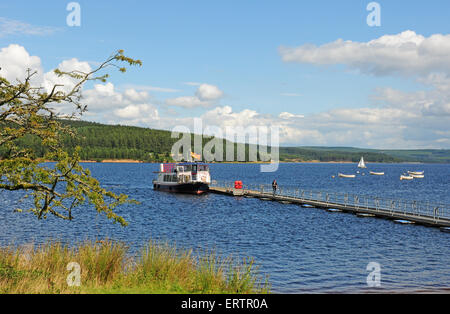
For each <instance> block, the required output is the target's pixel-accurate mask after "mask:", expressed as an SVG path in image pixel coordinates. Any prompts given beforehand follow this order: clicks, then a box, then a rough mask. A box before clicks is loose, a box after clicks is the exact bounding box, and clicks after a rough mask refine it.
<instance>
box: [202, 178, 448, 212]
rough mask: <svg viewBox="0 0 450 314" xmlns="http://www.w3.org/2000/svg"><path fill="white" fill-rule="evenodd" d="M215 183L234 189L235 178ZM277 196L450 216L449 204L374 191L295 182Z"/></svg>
mask: <svg viewBox="0 0 450 314" xmlns="http://www.w3.org/2000/svg"><path fill="white" fill-rule="evenodd" d="M211 185H212V186H215V187H222V188H226V189H233V188H234V182H227V181H213V183H212V184H211ZM243 190H244V192H247V193H248V192H258V193H261V194H267V195H273V189H272V185H270V184H255V183H247V184H244V186H243ZM276 195H277V196H282V197H288V198H289V197H291V198H295V199H300V200H303V201H305V202H308V201H311V202H316V203H317V202H320V203H324V204H326V205H327V206H330V205H339V206H344V207H347V206H348V207H356V208H358V209H368V210H372V211H373V210H375V211H379V212H384V213H386V212H387V213H397V214H398V213H403V214H407V215H415V216H422V217H427V218H433V219H450V205H449V204H441V203H434V202H433V203H432V202H429V201H418V200H405V199H399V198H392V197H379V196H374V195H361V194H354V193H342V192H329V191H328V192H327V191H317V190H308V189H301V188H298V187H296V186H292V185H291V186H279V187H278V189H277V191H276Z"/></svg>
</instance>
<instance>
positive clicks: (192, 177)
mask: <svg viewBox="0 0 450 314" xmlns="http://www.w3.org/2000/svg"><path fill="white" fill-rule="evenodd" d="M157 174H158V177H157V178H156V179H155V180H153V189H155V190H164V191H168V192H177V193H189V194H197V195H199V194H203V193H206V192H208V190H209V185H210V184H211V176H210V174H209V166H208V165H207V164H203V163H196V162H186V163H166V164H160V169H159V172H157Z"/></svg>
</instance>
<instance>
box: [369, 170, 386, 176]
mask: <svg viewBox="0 0 450 314" xmlns="http://www.w3.org/2000/svg"><path fill="white" fill-rule="evenodd" d="M370 174H371V175H373V176H384V172H373V171H370Z"/></svg>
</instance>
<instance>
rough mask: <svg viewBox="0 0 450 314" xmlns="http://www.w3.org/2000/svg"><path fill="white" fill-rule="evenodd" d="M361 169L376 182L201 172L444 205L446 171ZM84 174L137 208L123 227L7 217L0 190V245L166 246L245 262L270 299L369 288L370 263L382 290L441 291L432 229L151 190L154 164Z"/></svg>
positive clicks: (322, 168) (349, 168)
mask: <svg viewBox="0 0 450 314" xmlns="http://www.w3.org/2000/svg"><path fill="white" fill-rule="evenodd" d="M368 166H369V170H371V171H384V172H386V175H385V176H382V177H377V176H369V175H366V176H358V177H357V178H356V179H338V178H335V179H333V178H332V175H337V173H338V172H342V173H355V171H356V165H353V164H281V165H280V167H279V170H278V171H277V172H275V173H261V172H260V171H259V169H260V168H259V165H255V164H248V165H246V164H213V165H211V174H212V176H213V179H216V180H227V181H234V180H237V179H239V180H242V181H243V182H244V184H245V183H265V184H270V183H271V182H272V181H273V179H277V181H278V184H279V185H280V186H281V187H283V186H296V187H299V188H301V189H313V190H323V191H327V192H347V193H361V194H365V195H377V196H383V197H394V198H402V199H416V200H432V201H435V200H438V201H439V202H440V203H445V204H450V193H449V191H450V179H449V178H450V165H412V164H411V165H405V164H394V165H391V164H372V165H368ZM85 167H87V168H89V169H91V171H92V174H93V175H94V176H95V177H97V178H98V179H99V180H100V181H101V182H102V183H103V185H104V187H105V188H107V189H110V190H113V191H114V192H116V193H125V194H128V195H130V196H131V197H132V198H134V199H136V200H138V201H139V202H141V204H140V205H126V206H122V207H120V208H119V209H118V211H117V212H118V213H119V214H121V215H122V216H124V218H125V219H126V220H127V221H128V222H129V223H130V225H129V226H128V227H126V228H122V227H120V226H118V225H113V224H112V223H110V222H108V221H107V220H106V219H105V218H104V216H98V215H97V214H96V213H95V211H94V210H92V208H89V207H83V208H79V209H78V210H77V212H76V213H75V221H73V222H67V221H61V220H58V219H55V218H53V217H49V218H48V219H47V220H46V221H37V220H36V218H35V217H34V216H33V215H31V214H29V213H14V212H13V209H14V208H16V207H17V206H20V207H25V205H26V203H24V202H20V201H19V199H20V197H19V196H20V193H11V192H5V191H2V192H0V244H1V245H6V244H10V243H15V244H21V243H30V242H34V243H40V242H44V241H46V240H47V239H61V240H63V241H68V242H71V243H74V242H77V241H80V240H84V239H86V238H91V239H95V238H104V237H109V238H112V239H116V240H123V241H125V242H127V243H129V244H130V245H131V246H132V247H133V248H138V247H140V246H141V245H142V244H144V243H145V242H146V241H147V240H149V239H160V240H168V241H170V242H172V243H176V245H177V246H178V247H185V248H194V249H215V250H216V251H217V252H219V253H221V254H223V255H226V256H228V255H233V256H235V257H253V258H254V259H255V261H256V264H257V265H259V266H260V270H259V271H260V273H261V275H264V276H265V275H267V276H268V277H269V282H270V283H271V285H272V292H274V293H304V292H320V293H322V292H338V293H340V292H344V293H345V292H357V293H358V292H367V291H374V290H370V289H369V288H368V286H367V283H366V278H367V276H368V275H369V273H370V271H368V270H366V267H367V265H368V264H369V263H370V262H376V263H378V264H379V265H380V266H381V288H379V289H380V290H379V291H382V292H383V291H384V292H385V291H396V292H405V291H418V290H433V291H435V290H440V289H443V288H450V266H449V265H450V234H447V233H443V232H440V230H439V229H435V228H427V227H423V226H414V225H398V224H395V223H393V222H391V221H387V220H382V219H374V218H368V219H362V218H358V217H356V216H354V215H351V214H344V213H328V212H326V211H323V210H319V209H307V208H302V207H300V206H298V205H284V204H280V203H277V202H264V201H261V200H258V199H247V198H238V197H236V198H234V197H229V196H222V195H215V194H208V195H203V196H200V197H199V196H190V195H179V194H169V193H164V192H157V191H153V189H152V185H151V180H152V179H153V177H154V174H153V171H156V170H157V169H158V165H157V164H95V163H94V164H85ZM369 170H367V171H366V172H368V171H369ZM407 170H411V171H422V170H424V171H425V178H424V179H421V180H414V181H411V182H406V181H400V180H399V176H400V174H401V173H403V172H405V171H407Z"/></svg>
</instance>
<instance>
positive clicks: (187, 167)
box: [184, 165, 192, 171]
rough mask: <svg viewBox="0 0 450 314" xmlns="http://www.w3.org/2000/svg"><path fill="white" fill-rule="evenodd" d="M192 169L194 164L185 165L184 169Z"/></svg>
mask: <svg viewBox="0 0 450 314" xmlns="http://www.w3.org/2000/svg"><path fill="white" fill-rule="evenodd" d="M191 170H192V166H191V165H186V166H184V171H191Z"/></svg>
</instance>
